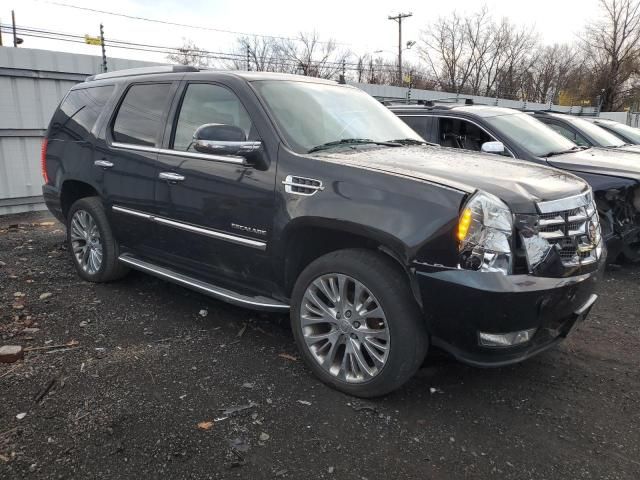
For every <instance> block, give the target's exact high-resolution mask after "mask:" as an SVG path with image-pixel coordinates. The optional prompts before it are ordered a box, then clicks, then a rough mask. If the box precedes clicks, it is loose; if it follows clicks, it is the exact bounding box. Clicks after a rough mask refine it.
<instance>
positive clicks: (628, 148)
mask: <svg viewBox="0 0 640 480" xmlns="http://www.w3.org/2000/svg"><path fill="white" fill-rule="evenodd" d="M616 150H618V151H619V152H620V151H622V152H631V153H640V145H631V144H629V145H623V146H621V147H618V148H616Z"/></svg>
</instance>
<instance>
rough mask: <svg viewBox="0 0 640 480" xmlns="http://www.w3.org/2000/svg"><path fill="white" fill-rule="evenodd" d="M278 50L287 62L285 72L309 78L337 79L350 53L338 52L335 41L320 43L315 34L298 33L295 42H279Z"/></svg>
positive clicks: (285, 40) (288, 40) (286, 40)
mask: <svg viewBox="0 0 640 480" xmlns="http://www.w3.org/2000/svg"><path fill="white" fill-rule="evenodd" d="M278 48H279V51H280V54H281V55H282V57H283V58H284V59H286V60H287V62H288V68H287V69H286V70H285V71H290V73H299V74H301V75H306V76H309V77H321V78H335V77H337V76H338V74H339V72H340V71H341V70H342V65H343V62H346V60H347V59H348V58H349V56H350V52H348V51H341V50H339V49H338V46H337V44H336V43H335V41H333V40H328V41H321V40H320V37H319V36H318V34H317V33H316V32H313V33H310V34H305V33H300V34H299V35H298V38H297V39H295V40H290V39H283V40H280V41H279V42H278Z"/></svg>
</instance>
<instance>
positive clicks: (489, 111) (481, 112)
mask: <svg viewBox="0 0 640 480" xmlns="http://www.w3.org/2000/svg"><path fill="white" fill-rule="evenodd" d="M389 109H390V110H392V111H400V110H402V111H404V112H412V113H413V112H416V113H417V112H437V111H448V112H456V113H463V114H468V115H474V116H476V117H497V116H502V115H514V114H516V113H522V112H520V111H519V110H514V109H512V108H504V107H491V106H488V105H451V104H445V105H439V104H434V105H392V106H390V107H389Z"/></svg>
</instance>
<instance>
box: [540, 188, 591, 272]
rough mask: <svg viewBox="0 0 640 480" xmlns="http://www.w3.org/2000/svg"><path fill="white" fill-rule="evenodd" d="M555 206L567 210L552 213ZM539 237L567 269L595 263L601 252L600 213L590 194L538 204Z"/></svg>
mask: <svg viewBox="0 0 640 480" xmlns="http://www.w3.org/2000/svg"><path fill="white" fill-rule="evenodd" d="M550 207H551V208H553V207H556V208H557V207H560V208H564V209H563V210H559V211H550V209H551V208H550ZM538 208H539V210H540V212H541V213H540V214H539V216H538V224H537V231H538V236H539V237H540V238H542V239H544V240H546V241H547V242H548V243H549V245H550V246H552V247H553V248H555V250H556V252H557V253H558V255H559V256H560V259H561V261H562V263H563V265H565V266H576V265H582V264H588V263H593V262H595V261H597V260H598V258H599V257H600V253H601V250H602V246H601V242H602V239H601V234H600V224H599V221H598V213H597V212H596V208H595V204H594V202H593V197H592V194H591V192H587V193H585V194H582V195H579V196H575V197H571V198H568V199H562V200H555V201H553V202H541V203H539V204H538Z"/></svg>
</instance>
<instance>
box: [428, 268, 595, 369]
mask: <svg viewBox="0 0 640 480" xmlns="http://www.w3.org/2000/svg"><path fill="white" fill-rule="evenodd" d="M603 266H604V262H601V265H600V268H599V269H598V270H597V271H594V272H591V273H586V274H582V275H577V276H574V277H569V278H544V277H535V276H532V275H503V274H501V273H485V272H482V273H481V272H470V271H461V270H446V271H440V272H425V271H417V272H416V274H417V281H418V285H419V287H420V292H421V296H422V302H423V309H424V312H425V315H426V316H427V322H428V327H429V331H430V334H431V341H432V343H433V344H434V345H435V346H438V347H440V348H442V349H444V350H446V351H448V352H450V353H451V354H452V355H453V356H455V357H456V358H457V359H459V360H460V361H462V362H464V363H468V364H471V365H474V366H481V367H499V366H503V365H508V364H512V363H517V362H521V361H523V360H525V359H527V358H529V357H531V356H533V355H536V354H538V353H540V352H542V351H544V350H546V349H547V348H550V347H552V346H553V345H555V344H557V343H558V342H560V341H562V339H564V338H565V337H566V336H567V335H568V334H569V332H570V331H571V329H572V328H573V327H574V325H575V324H576V323H577V322H579V321H581V320H583V319H584V318H586V316H587V315H588V314H589V311H590V310H591V307H592V306H593V304H594V303H595V300H596V299H597V295H595V294H594V290H595V288H596V285H597V283H598V281H599V279H600V276H601V272H602V269H603ZM532 328H535V329H537V330H536V333H535V335H534V336H533V337H532V338H531V340H529V341H528V342H527V343H524V344H521V345H517V346H512V347H487V346H483V345H481V344H480V338H479V334H480V332H484V333H494V334H504V333H509V332H516V331H521V330H529V329H532Z"/></svg>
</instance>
